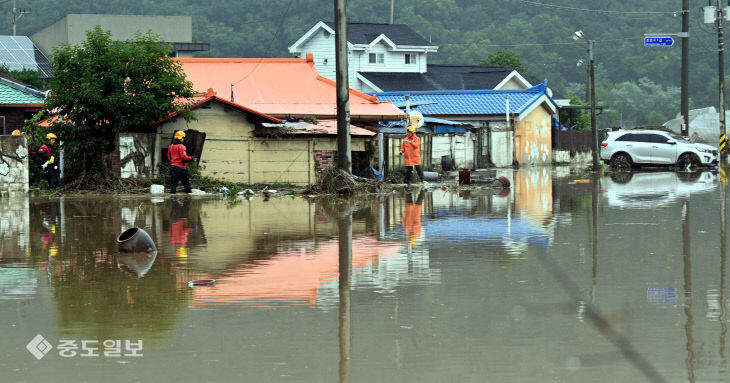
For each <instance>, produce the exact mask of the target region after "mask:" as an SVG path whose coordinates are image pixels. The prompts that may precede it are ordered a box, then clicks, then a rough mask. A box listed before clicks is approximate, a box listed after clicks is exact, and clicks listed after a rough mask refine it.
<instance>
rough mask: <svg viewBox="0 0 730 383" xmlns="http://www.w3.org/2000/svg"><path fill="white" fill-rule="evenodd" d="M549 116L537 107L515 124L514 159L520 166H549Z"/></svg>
mask: <svg viewBox="0 0 730 383" xmlns="http://www.w3.org/2000/svg"><path fill="white" fill-rule="evenodd" d="M551 134H552V133H551V129H550V114H549V113H548V111H547V110H546V109H545V108H544V107H542V106H539V107H537V108H535V109H534V110H533V111H532V112H530V114H528V115H527V116H525V118H523V119H522V120H520V121H518V122H515V157H516V160H517V162H519V164H520V165H521V166H524V165H549V164H550V163H551V160H552V140H551Z"/></svg>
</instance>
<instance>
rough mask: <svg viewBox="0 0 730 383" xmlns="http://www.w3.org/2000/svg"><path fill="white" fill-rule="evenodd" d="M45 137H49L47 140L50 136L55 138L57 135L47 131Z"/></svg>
mask: <svg viewBox="0 0 730 383" xmlns="http://www.w3.org/2000/svg"><path fill="white" fill-rule="evenodd" d="M46 138H47V139H49V140H50V139H51V138H56V139H58V137H56V135H55V134H53V133H48V134H46Z"/></svg>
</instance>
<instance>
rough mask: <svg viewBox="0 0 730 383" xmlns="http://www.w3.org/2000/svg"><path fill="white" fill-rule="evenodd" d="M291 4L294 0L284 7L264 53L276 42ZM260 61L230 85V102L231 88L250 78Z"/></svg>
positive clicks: (290, 0)
mask: <svg viewBox="0 0 730 383" xmlns="http://www.w3.org/2000/svg"><path fill="white" fill-rule="evenodd" d="M293 2H294V0H289V5H287V6H286V10H285V11H284V14H283V15H282V16H281V19H280V20H279V25H278V26H277V27H276V32H275V33H274V36H273V37H271V41H269V45H268V46H267V47H266V52H268V51H270V50H271V46H272V45H273V44H274V40H276V37H277V36H278V35H279V32H280V31H281V26H282V25H284V20H285V19H286V15H287V14H288V13H289V8H291V5H292V3H293ZM261 60H263V58H261V59H259V61H257V62H256V65H254V67H253V68H251V71H250V72H248V74H246V75H245V76H244V77H243V78H242V79H240V80H238V81H235V82H232V83H231V102H233V86H234V85H236V84H238V83H239V82H241V81H243V80H245V79H247V78H248V76H250V75H251V74H252V73H253V72H254V71H255V70H256V68H257V67H258V66H259V64H260V63H261Z"/></svg>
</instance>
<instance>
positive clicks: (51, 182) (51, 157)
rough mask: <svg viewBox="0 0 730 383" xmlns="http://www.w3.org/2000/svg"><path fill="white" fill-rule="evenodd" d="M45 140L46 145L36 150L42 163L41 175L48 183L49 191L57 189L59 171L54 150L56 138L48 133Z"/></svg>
mask: <svg viewBox="0 0 730 383" xmlns="http://www.w3.org/2000/svg"><path fill="white" fill-rule="evenodd" d="M46 138H47V139H48V143H47V144H43V145H41V147H40V148H38V157H39V158H40V161H41V163H42V165H41V167H42V168H43V171H42V173H41V174H42V175H43V178H45V179H46V181H48V186H49V187H50V188H51V189H55V188H56V187H58V178H59V176H60V174H61V169H60V168H59V167H58V158H56V149H55V148H54V146H55V145H56V140H57V139H58V137H57V136H56V135H55V134H53V133H48V134H46Z"/></svg>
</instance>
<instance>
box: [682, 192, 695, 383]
mask: <svg viewBox="0 0 730 383" xmlns="http://www.w3.org/2000/svg"><path fill="white" fill-rule="evenodd" d="M682 245H683V246H682V250H683V254H684V258H683V259H684V315H685V316H686V317H687V322H686V323H685V324H684V333H685V336H686V337H687V359H685V364H686V366H687V377H688V379H689V381H690V382H691V383H694V381H695V353H694V337H693V336H692V326H694V323H695V320H694V317H693V316H692V257H691V253H690V227H689V200H686V201H684V205H682Z"/></svg>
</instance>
